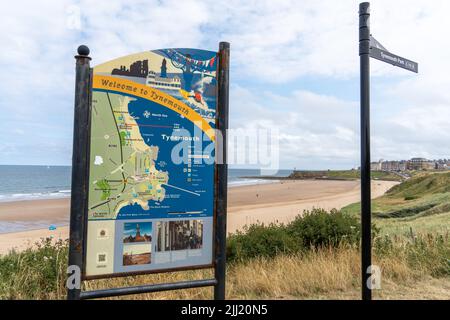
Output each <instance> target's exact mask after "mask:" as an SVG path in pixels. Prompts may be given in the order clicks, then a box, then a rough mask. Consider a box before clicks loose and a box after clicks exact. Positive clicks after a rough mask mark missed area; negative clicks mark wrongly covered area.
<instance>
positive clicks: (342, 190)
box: [0, 180, 397, 254]
mask: <svg viewBox="0 0 450 320" xmlns="http://www.w3.org/2000/svg"><path fill="white" fill-rule="evenodd" d="M395 184H397V182H389V181H373V182H372V197H374V198H376V197H379V196H381V195H383V194H384V193H385V192H386V191H387V190H389V189H390V188H391V187H392V186H394V185H395ZM228 199H229V202H228V203H229V204H228V220H227V224H228V225H227V231H228V232H234V231H236V230H238V229H241V228H242V227H243V226H244V225H246V224H250V223H255V222H264V223H269V222H288V221H290V220H291V219H293V218H294V217H295V216H297V215H298V214H301V213H302V212H303V210H310V209H312V208H324V209H332V208H337V209H340V208H342V207H344V206H346V205H348V204H351V203H354V202H358V201H359V199H360V192H359V181H322V180H320V181H319V180H317V181H314V180H301V181H283V182H279V183H271V184H260V185H253V186H241V187H235V188H231V189H230V191H229V193H228ZM69 206H70V199H56V200H35V201H21V202H7V203H0V222H18V223H23V222H29V223H30V222H41V223H42V222H48V224H51V223H57V224H65V223H66V224H68V221H69ZM68 229H69V228H68V227H67V226H65V227H58V228H57V229H56V230H53V231H51V230H48V229H38V230H31V231H24V232H15V233H5V234H0V254H5V253H7V252H8V251H9V250H11V249H12V248H16V249H17V250H23V249H24V248H27V247H29V246H31V245H33V244H34V243H35V242H36V241H38V240H39V239H40V238H45V237H50V236H52V237H54V238H55V239H59V238H62V239H66V238H67V237H68Z"/></svg>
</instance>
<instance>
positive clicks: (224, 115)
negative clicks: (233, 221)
mask: <svg viewBox="0 0 450 320" xmlns="http://www.w3.org/2000/svg"><path fill="white" fill-rule="evenodd" d="M229 62H230V44H229V43H228V42H221V43H220V45H219V70H218V98H217V100H218V101H217V111H218V124H217V129H218V133H219V134H220V135H221V137H218V138H217V140H216V141H217V145H216V146H217V148H216V156H217V157H216V159H217V161H218V163H217V171H218V172H217V175H218V186H217V200H216V228H215V248H216V252H215V258H216V259H215V264H214V274H215V278H216V280H217V284H216V285H215V286H214V299H215V300H225V272H226V240H227V192H228V189H227V188H228V176H227V175H228V164H227V129H228V104H229V101H228V95H229V71H230V65H229Z"/></svg>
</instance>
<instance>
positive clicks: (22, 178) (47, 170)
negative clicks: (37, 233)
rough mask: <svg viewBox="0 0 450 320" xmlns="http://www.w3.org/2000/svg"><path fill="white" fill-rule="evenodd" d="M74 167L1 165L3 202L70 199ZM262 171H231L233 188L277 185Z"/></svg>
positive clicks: (281, 172) (282, 171)
mask: <svg viewBox="0 0 450 320" xmlns="http://www.w3.org/2000/svg"><path fill="white" fill-rule="evenodd" d="M71 169H72V167H71V166H50V165H48V166H46V165H0V177H1V178H0V202H13V201H23V200H40V199H60V198H67V197H70V193H71V174H72V170H71ZM292 171H293V170H287V169H280V170H278V172H277V173H276V174H274V175H273V176H274V177H286V176H288V175H289V174H290V173H291V172H292ZM258 176H261V170H260V169H228V185H229V187H230V188H232V187H236V186H243V185H255V184H261V183H270V182H275V181H276V179H275V180H261V179H258V178H244V177H258Z"/></svg>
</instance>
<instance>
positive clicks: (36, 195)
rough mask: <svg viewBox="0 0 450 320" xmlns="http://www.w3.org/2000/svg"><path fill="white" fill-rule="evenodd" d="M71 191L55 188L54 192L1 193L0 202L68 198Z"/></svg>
mask: <svg viewBox="0 0 450 320" xmlns="http://www.w3.org/2000/svg"><path fill="white" fill-rule="evenodd" d="M70 193H71V192H70V190H55V191H52V192H33V193H12V194H0V202H13V201H20V200H41V199H59V198H68V197H70Z"/></svg>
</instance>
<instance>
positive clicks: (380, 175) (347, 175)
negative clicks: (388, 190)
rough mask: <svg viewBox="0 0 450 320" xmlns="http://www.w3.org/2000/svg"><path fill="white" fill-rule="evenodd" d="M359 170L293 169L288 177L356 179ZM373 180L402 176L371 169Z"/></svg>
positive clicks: (358, 176) (398, 178) (394, 178)
mask: <svg viewBox="0 0 450 320" xmlns="http://www.w3.org/2000/svg"><path fill="white" fill-rule="evenodd" d="M360 177H361V173H360V171H359V170H329V171H294V172H293V173H292V174H291V175H290V176H289V178H290V179H329V180H357V179H360ZM372 178H373V179H375V180H386V181H402V180H403V178H402V177H400V176H399V175H396V174H394V173H391V172H385V171H373V172H372Z"/></svg>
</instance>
